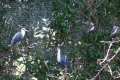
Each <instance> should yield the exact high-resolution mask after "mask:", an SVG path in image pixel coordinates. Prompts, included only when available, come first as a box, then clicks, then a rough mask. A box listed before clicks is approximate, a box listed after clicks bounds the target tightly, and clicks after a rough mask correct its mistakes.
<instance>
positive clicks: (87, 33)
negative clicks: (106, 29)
mask: <svg viewBox="0 0 120 80" xmlns="http://www.w3.org/2000/svg"><path fill="white" fill-rule="evenodd" d="M94 30H95V26H94V24H93V23H92V22H91V23H90V26H89V28H88V30H87V32H86V36H88V35H89V33H90V32H93V31H94Z"/></svg>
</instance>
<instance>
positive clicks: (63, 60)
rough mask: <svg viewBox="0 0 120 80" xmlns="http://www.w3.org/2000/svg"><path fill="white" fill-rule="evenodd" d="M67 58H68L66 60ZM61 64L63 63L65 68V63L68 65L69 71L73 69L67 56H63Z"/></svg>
mask: <svg viewBox="0 0 120 80" xmlns="http://www.w3.org/2000/svg"><path fill="white" fill-rule="evenodd" d="M65 58H66V59H65ZM65 60H66V61H65ZM61 63H62V65H64V66H65V63H66V65H67V67H68V68H69V69H70V68H71V66H70V62H69V60H68V58H67V56H66V57H65V56H64V55H61Z"/></svg>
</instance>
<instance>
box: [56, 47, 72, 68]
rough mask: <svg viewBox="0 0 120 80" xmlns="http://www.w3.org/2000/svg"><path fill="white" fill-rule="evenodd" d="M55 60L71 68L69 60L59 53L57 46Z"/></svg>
mask: <svg viewBox="0 0 120 80" xmlns="http://www.w3.org/2000/svg"><path fill="white" fill-rule="evenodd" d="M57 61H58V63H59V64H60V65H61V66H63V67H65V66H67V68H69V69H71V66H70V62H69V60H68V58H67V56H64V55H62V54H61V49H60V47H59V46H58V47H57Z"/></svg>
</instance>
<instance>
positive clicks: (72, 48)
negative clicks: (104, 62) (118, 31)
mask: <svg viewBox="0 0 120 80" xmlns="http://www.w3.org/2000/svg"><path fill="white" fill-rule="evenodd" d="M91 1H92V0H50V1H44V0H35V1H34V0H28V3H26V2H27V1H24V0H23V1H22V2H17V1H15V2H16V3H18V4H17V5H14V4H16V3H14V1H13V2H11V0H5V1H4V0H2V1H1V2H0V14H1V15H0V33H1V34H0V36H1V38H0V55H1V56H0V79H6V80H7V79H10V80H13V79H18V80H30V79H32V78H33V77H35V78H37V79H38V80H47V79H50V80H56V79H60V78H62V77H64V75H65V73H66V71H65V70H64V68H62V67H61V66H60V65H59V64H58V63H57V61H56V54H55V53H56V51H55V47H56V46H57V45H58V44H61V42H65V44H64V45H63V46H61V50H62V52H63V53H62V54H64V55H67V57H68V59H69V61H70V63H71V66H72V69H71V70H67V75H71V76H69V77H68V79H69V80H75V79H77V80H85V79H91V78H92V77H94V76H95V75H96V74H97V72H98V70H100V69H101V66H100V65H99V64H98V62H97V60H98V59H102V58H104V55H106V51H107V49H108V46H109V45H108V44H107V45H106V44H105V45H104V44H102V43H100V41H103V40H104V41H108V40H109V35H110V32H111V29H112V27H111V25H113V24H119V17H120V14H119V13H120V11H119V10H120V9H119V8H120V4H119V0H93V1H94V2H91ZM9 2H11V3H9ZM3 3H4V4H3ZM45 6H46V7H45ZM47 17H49V18H50V19H49V20H50V21H51V24H50V25H48V26H45V24H46V23H47V22H45V21H42V18H47ZM90 22H93V23H95V26H96V31H95V32H93V33H90V34H89V35H88V36H87V37H86V36H85V34H84V33H86V30H87V29H88V27H87V26H89V23H90ZM22 24H23V25H25V27H26V28H27V29H29V31H30V32H29V33H26V35H25V38H24V39H23V40H22V41H21V43H20V45H19V48H20V51H19V50H17V49H16V46H13V47H9V43H10V40H11V39H12V35H14V34H15V33H16V32H17V31H19V29H20V27H19V25H22ZM16 26H18V27H16ZM118 36H120V35H118ZM119 45H120V43H114V45H113V46H112V51H111V55H110V57H111V56H112V55H114V54H115V51H116V50H117V48H118V47H119ZM64 52H65V53H64ZM13 63H14V64H15V65H13ZM11 66H12V68H11ZM21 66H22V67H21ZM109 66H110V67H111V69H112V70H114V71H117V70H118V67H119V54H118V56H117V57H116V58H115V59H113V60H112V61H111V62H109ZM77 68H78V69H77ZM73 72H74V73H73ZM113 75H118V73H117V72H114V73H113ZM100 79H103V80H110V79H111V80H112V79H113V77H112V76H111V74H110V73H109V72H107V71H106V70H103V71H102V72H101V73H100V74H99V77H97V78H96V80H100Z"/></svg>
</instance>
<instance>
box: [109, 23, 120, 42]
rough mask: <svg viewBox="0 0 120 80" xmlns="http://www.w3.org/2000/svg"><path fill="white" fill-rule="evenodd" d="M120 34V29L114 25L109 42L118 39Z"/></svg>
mask: <svg viewBox="0 0 120 80" xmlns="http://www.w3.org/2000/svg"><path fill="white" fill-rule="evenodd" d="M118 33H119V27H118V26H115V25H114V26H113V30H112V32H111V35H110V36H109V41H112V38H114V37H116V35H117V34H118Z"/></svg>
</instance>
